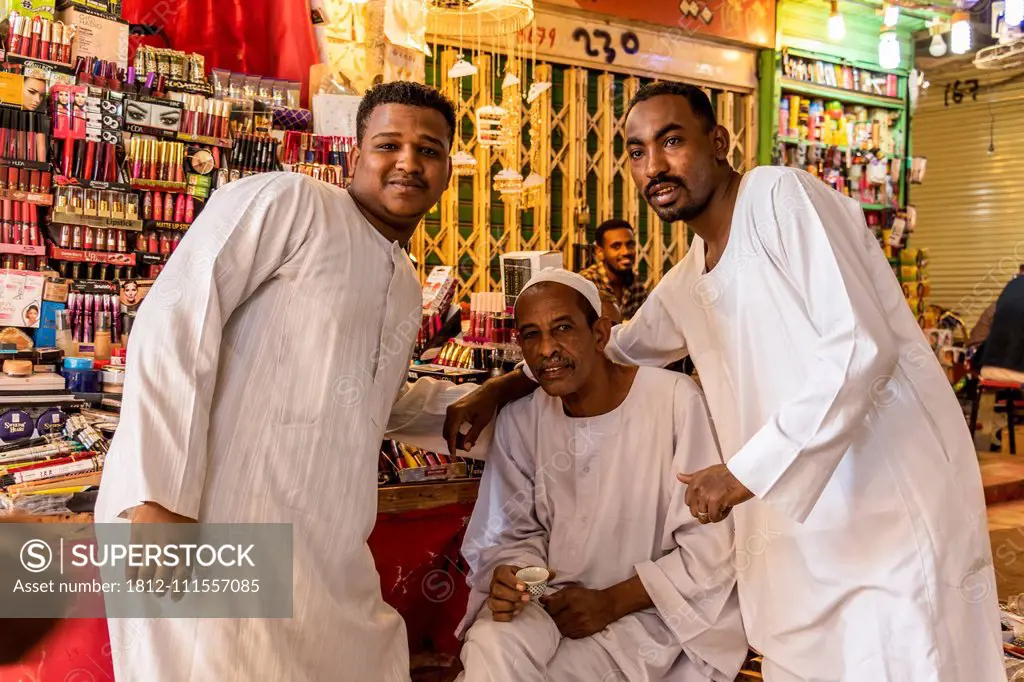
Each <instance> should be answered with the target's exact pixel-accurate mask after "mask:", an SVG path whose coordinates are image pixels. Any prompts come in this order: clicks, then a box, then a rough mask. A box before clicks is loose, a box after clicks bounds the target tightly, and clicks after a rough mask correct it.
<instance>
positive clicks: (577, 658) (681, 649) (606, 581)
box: [459, 269, 747, 682]
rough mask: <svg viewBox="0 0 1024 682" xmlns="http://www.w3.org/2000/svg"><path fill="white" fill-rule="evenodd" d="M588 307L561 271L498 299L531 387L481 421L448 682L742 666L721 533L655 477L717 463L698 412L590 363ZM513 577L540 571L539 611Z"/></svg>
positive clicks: (685, 678)
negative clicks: (480, 473) (509, 312)
mask: <svg viewBox="0 0 1024 682" xmlns="http://www.w3.org/2000/svg"><path fill="white" fill-rule="evenodd" d="M601 307H602V301H601V297H600V294H599V293H598V290H597V287H596V286H595V285H594V284H593V283H592V282H590V281H588V280H586V279H584V278H583V277H581V276H580V275H577V274H575V273H572V272H569V271H567V270H561V269H548V270H544V271H542V272H540V273H539V274H538V275H536V276H535V277H534V278H533V279H532V280H531V281H530V282H529V283H528V284H527V285H526V287H525V288H524V289H523V291H522V293H521V294H520V295H519V297H518V299H517V301H516V308H515V317H516V324H517V326H518V328H519V332H520V344H521V345H522V349H523V355H524V358H525V360H526V362H527V363H528V364H529V366H530V367H531V368H532V369H533V371H534V373H535V374H536V375H537V376H539V377H540V384H541V387H542V388H543V390H542V391H536V392H534V393H533V394H532V395H531V396H529V397H526V398H523V399H521V400H519V401H517V402H515V403H513V404H511V405H509V406H508V407H507V408H505V410H504V411H503V412H502V413H501V416H500V417H499V418H498V421H497V424H496V428H495V434H494V439H493V445H492V447H491V449H490V451H489V454H488V461H487V466H486V468H485V469H484V478H483V481H482V482H481V486H480V496H479V498H478V500H477V503H476V507H475V509H474V511H473V516H472V519H471V520H470V524H469V528H468V530H467V532H466V538H465V541H464V544H463V555H464V556H465V557H466V560H467V561H468V563H469V565H470V576H469V583H470V586H471V596H470V601H469V607H468V610H467V613H466V617H465V619H464V620H463V622H462V624H461V625H460V627H459V634H460V635H462V634H464V635H465V644H464V646H463V649H462V661H463V665H464V668H465V672H464V676H463V678H462V679H464V680H465V681H466V682H543V681H551V682H571V681H575V680H578V681H579V682H599V681H604V682H618V681H620V680H628V681H630V682H640V681H648V680H649V681H652V682H653V681H656V680H671V681H675V682H707V680H714V681H715V682H732V680H734V679H735V677H736V674H737V672H738V671H739V669H740V666H741V665H742V663H743V660H744V657H745V655H746V653H747V642H746V638H745V636H744V634H743V624H742V622H741V620H740V613H739V604H738V602H737V598H736V593H735V589H734V586H735V576H734V573H735V570H734V566H733V563H732V559H733V551H732V550H733V529H732V524H731V523H730V522H728V521H726V522H725V523H722V524H716V525H711V526H707V525H701V524H700V523H699V522H698V521H697V520H696V519H695V518H694V516H693V515H692V514H691V513H690V509H689V508H688V507H687V505H686V503H685V500H684V491H683V490H682V488H681V487H680V486H679V485H678V484H677V483H676V481H675V479H674V478H673V472H674V471H679V470H685V471H690V470H693V469H700V468H704V467H707V466H711V465H713V464H715V463H718V462H721V458H720V455H719V453H718V446H717V444H716V443H715V439H714V436H713V434H712V430H711V424H710V422H709V420H708V415H707V408H706V406H705V404H704V399H703V397H702V396H701V394H700V391H699V390H698V389H697V387H696V385H695V384H694V383H693V381H692V380H691V379H690V378H689V377H687V376H684V375H681V374H677V373H675V372H669V371H667V370H662V369H657V368H653V367H642V368H637V367H627V366H625V365H620V364H616V363H614V362H612V361H611V360H609V359H607V358H606V357H605V356H604V355H603V350H604V346H605V344H606V343H607V341H608V338H609V336H610V330H611V321H610V320H608V319H607V318H605V317H601V312H600V311H601ZM527 566H539V567H546V568H547V569H548V570H549V571H550V572H551V573H552V574H553V578H551V579H550V581H549V583H548V586H549V590H550V592H549V593H548V594H547V595H546V596H543V597H540V599H539V601H538V600H531V597H530V595H529V594H528V593H527V592H526V591H525V590H524V588H525V585H524V584H523V583H522V582H521V581H518V580H517V579H516V571H517V570H518V569H520V568H525V567H527Z"/></svg>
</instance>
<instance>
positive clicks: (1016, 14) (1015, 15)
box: [1003, 0, 1024, 28]
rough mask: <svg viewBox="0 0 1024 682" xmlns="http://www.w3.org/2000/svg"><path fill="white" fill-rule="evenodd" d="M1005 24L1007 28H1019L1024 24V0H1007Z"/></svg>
mask: <svg viewBox="0 0 1024 682" xmlns="http://www.w3.org/2000/svg"><path fill="white" fill-rule="evenodd" d="M1003 22H1004V23H1005V24H1006V26H1007V28H1017V27H1018V26H1020V25H1021V22H1024V0H1006V4H1005V6H1004V8H1003Z"/></svg>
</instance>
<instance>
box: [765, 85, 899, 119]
mask: <svg viewBox="0 0 1024 682" xmlns="http://www.w3.org/2000/svg"><path fill="white" fill-rule="evenodd" d="M782 89H783V90H784V91H786V92H794V93H796V94H798V95H808V96H810V97H821V98H822V99H834V100H836V101H839V102H845V103H847V104H860V105H862V106H865V107H880V108H883V109H895V110H897V111H902V110H903V109H905V108H906V103H905V102H904V101H903V100H902V99H900V98H899V97H886V96H884V95H872V94H869V93H866V92H854V91H852V90H844V89H843V88H833V87H832V86H830V85H817V84H816V83H808V82H806V81H798V80H793V79H792V78H785V77H784V78H782Z"/></svg>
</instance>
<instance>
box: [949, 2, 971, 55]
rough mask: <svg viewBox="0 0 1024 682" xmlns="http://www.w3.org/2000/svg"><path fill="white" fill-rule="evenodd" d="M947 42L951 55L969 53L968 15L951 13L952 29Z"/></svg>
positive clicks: (969, 27) (969, 26) (969, 21)
mask: <svg viewBox="0 0 1024 682" xmlns="http://www.w3.org/2000/svg"><path fill="white" fill-rule="evenodd" d="M949 42H950V48H951V49H952V50H953V54H967V53H968V52H970V51H971V15H970V14H968V13H967V12H953V27H952V29H951V30H950V32H949Z"/></svg>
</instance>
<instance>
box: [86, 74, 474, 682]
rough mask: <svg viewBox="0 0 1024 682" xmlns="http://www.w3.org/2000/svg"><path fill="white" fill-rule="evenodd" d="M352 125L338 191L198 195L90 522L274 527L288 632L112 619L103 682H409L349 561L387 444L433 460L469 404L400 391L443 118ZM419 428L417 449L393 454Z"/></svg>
mask: <svg viewBox="0 0 1024 682" xmlns="http://www.w3.org/2000/svg"><path fill="white" fill-rule="evenodd" d="M357 124H358V148H357V150H356V155H357V156H356V160H355V166H354V179H353V181H352V185H351V187H350V188H349V189H348V191H346V190H343V189H340V188H338V187H334V186H332V185H329V184H326V183H323V182H320V181H318V180H313V179H311V178H308V177H306V176H304V175H301V174H298V173H268V174H262V175H257V176H254V177H251V178H247V179H244V180H240V181H237V182H233V183H231V184H229V185H227V186H226V187H223V188H221V189H219V190H217V192H216V193H214V195H213V197H212V199H211V201H210V203H209V205H208V206H207V207H206V209H205V210H204V211H203V212H202V214H201V215H200V216H199V217H198V219H197V220H196V222H195V224H193V225H192V227H191V228H190V229H189V231H188V234H187V235H186V236H185V239H184V240H182V242H181V246H180V247H179V248H178V249H177V250H176V251H175V253H174V256H172V257H171V259H170V260H169V262H168V263H167V267H166V269H165V270H164V271H163V272H162V273H161V275H160V277H159V278H158V279H157V280H156V283H155V286H154V287H153V289H152V290H151V291H150V293H149V295H148V296H147V298H146V300H145V301H144V302H143V304H142V306H141V308H140V311H139V316H138V319H137V322H136V324H135V327H134V329H133V333H132V335H131V340H130V342H129V346H128V371H127V378H126V382H125V391H124V400H123V407H122V411H121V420H120V424H119V426H118V429H117V433H116V435H115V437H114V439H113V443H112V445H111V449H110V453H109V457H108V458H107V461H106V468H105V471H104V475H103V481H102V485H101V487H100V495H99V500H98V502H97V509H96V519H97V521H113V520H115V519H130V520H131V521H132V523H133V524H135V525H136V528H134V529H133V533H134V532H135V530H136V529H138V530H140V532H142V529H144V526H142V525H141V524H147V523H169V522H184V523H189V522H194V521H199V522H201V523H251V524H255V523H290V524H292V532H293V538H292V547H293V553H294V557H293V559H291V561H292V565H293V572H294V574H293V577H294V588H293V614H292V617H291V618H284V619H266V618H264V619H256V618H252V619H230V618H223V619H153V620H141V619H118V618H115V619H111V620H110V632H111V640H112V642H111V649H112V657H113V663H114V669H115V672H116V675H117V679H118V680H124V681H125V682H136V681H142V680H145V681H146V682H210V681H211V680H217V681H218V682H232V681H237V682H261V681H267V682H269V681H271V680H274V681H277V680H289V681H294V682H299V681H302V680H307V681H310V682H312V681H313V680H338V681H351V682H367V681H368V680H373V681H374V682H377V681H380V682H404V681H406V680H408V679H409V661H408V657H409V653H408V644H407V640H406V633H405V627H404V624H403V622H402V619H401V618H400V617H399V615H398V614H397V613H396V612H395V611H394V610H393V609H392V608H390V607H389V606H387V605H386V604H385V603H384V602H383V600H382V599H381V591H380V584H379V578H378V575H377V572H376V570H375V567H374V563H373V558H372V556H371V555H370V551H369V549H368V548H367V545H366V539H367V537H368V535H369V533H370V531H371V529H372V528H373V524H374V521H375V520H376V510H377V483H376V481H377V460H378V453H379V448H380V444H381V441H382V439H383V438H384V436H385V432H392V435H393V436H394V437H397V438H401V439H403V440H406V441H408V442H418V443H421V444H423V445H426V446H428V447H437V446H439V445H442V443H443V442H442V439H441V438H440V426H441V424H440V422H441V419H443V414H444V408H445V407H446V406H447V402H446V401H448V402H450V400H451V399H453V398H452V394H464V393H465V391H466V390H468V389H466V388H463V387H459V388H454V387H452V385H451V384H449V383H447V382H437V383H434V382H423V383H417V384H416V385H415V387H414V388H413V389H412V390H410V391H408V392H405V391H403V388H404V387H405V382H406V376H407V373H408V363H409V359H410V357H411V354H412V350H413V345H414V342H415V339H416V335H417V332H418V330H419V327H420V315H421V305H422V304H421V293H420V285H419V280H418V277H417V275H416V272H415V270H414V268H413V266H412V264H411V263H410V261H409V258H408V256H407V255H406V253H405V251H404V250H403V247H404V246H405V244H406V243H407V242H408V240H409V237H410V236H411V235H412V233H413V231H414V229H415V228H416V226H417V224H419V222H420V220H421V219H422V218H423V216H424V214H425V213H426V212H427V211H428V210H429V209H430V207H431V206H433V205H434V204H436V203H437V201H438V199H439V198H440V196H441V193H442V192H443V191H444V189H445V187H447V185H448V181H449V178H450V175H451V165H450V162H449V150H450V147H451V142H452V135H453V131H454V111H453V109H452V105H451V103H450V102H448V101H447V100H446V99H445V98H443V97H442V96H441V95H440V94H438V93H437V92H436V91H434V90H431V89H429V88H426V87H425V86H421V85H418V84H413V83H389V84H386V85H382V86H380V87H379V88H375V89H373V90H372V91H370V92H368V93H367V94H366V95H365V96H364V98H363V101H362V103H361V105H360V108H359V111H358V114H357ZM448 387H452V388H451V390H446V389H447V388H448ZM400 394H401V399H398V398H399V396H400ZM396 399H398V400H397V402H396ZM420 417H423V418H422V419H420ZM417 424H418V426H417ZM431 424H432V426H430V425H431ZM428 426H430V428H432V429H433V432H432V433H431V435H432V436H433V438H434V441H435V442H434V443H433V445H431V443H430V441H429V440H426V439H422V438H421V439H419V440H414V439H413V436H414V435H416V434H417V433H418V434H420V435H423V433H424V431H423V429H425V428H427V427H428ZM417 429H418V431H417ZM407 436H408V437H407ZM141 577H144V576H143V575H142V572H141V571H140V578H141ZM145 577H147V578H150V577H152V578H155V579H157V580H159V579H161V578H162V579H164V581H165V584H170V580H171V579H172V577H173V576H172V575H169V574H164V575H161V573H160V572H159V571H158V572H157V574H156V575H155V576H154V575H153V572H152V569H150V571H149V572H148V574H147V575H146V576H145Z"/></svg>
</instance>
